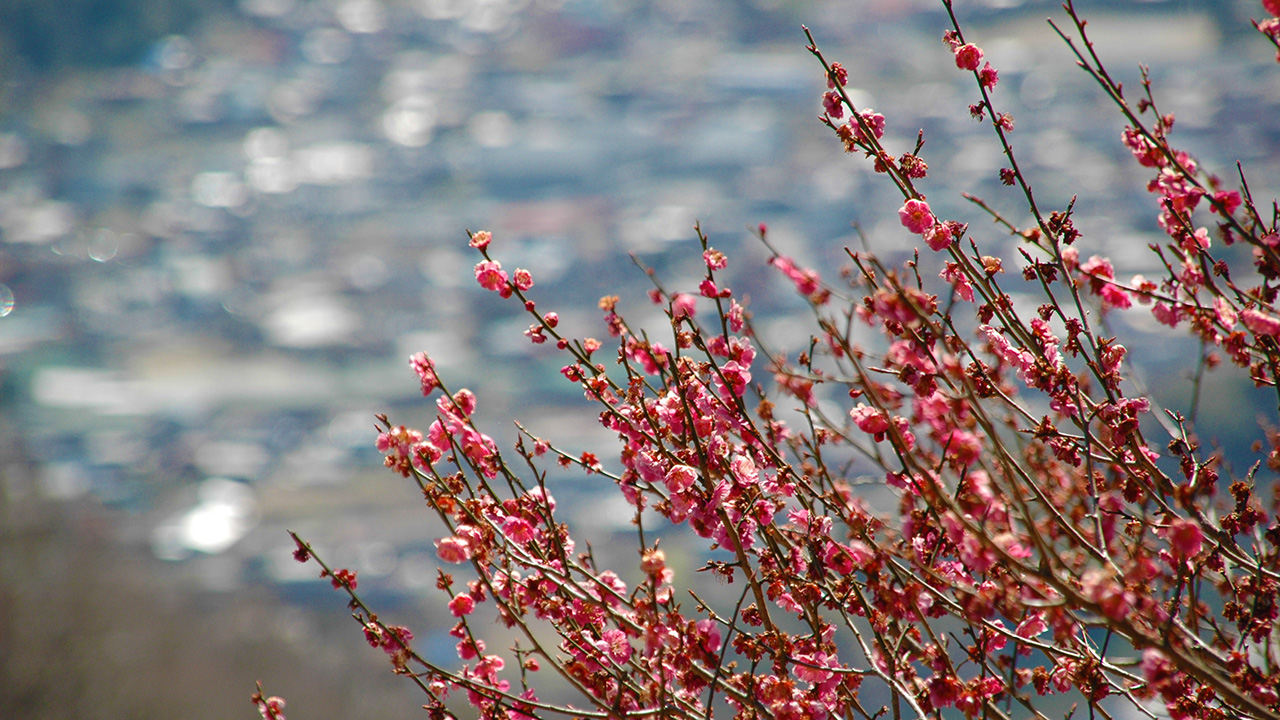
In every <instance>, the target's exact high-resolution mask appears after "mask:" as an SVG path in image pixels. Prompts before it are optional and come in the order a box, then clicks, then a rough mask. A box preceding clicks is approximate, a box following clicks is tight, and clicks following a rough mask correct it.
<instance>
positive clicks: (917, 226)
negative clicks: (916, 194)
mask: <svg viewBox="0 0 1280 720" xmlns="http://www.w3.org/2000/svg"><path fill="white" fill-rule="evenodd" d="M898 218H899V219H900V220H902V225H903V227H905V228H906V229H908V230H910V231H911V232H913V233H915V234H916V235H923V234H925V232H926V231H928V230H929V228H931V227H933V225H934V223H935V222H936V219H935V218H934V217H933V211H931V210H930V209H929V203H927V202H925V201H924V200H919V199H917V198H911V199H910V200H908V201H906V202H905V203H903V205H902V207H901V208H898Z"/></svg>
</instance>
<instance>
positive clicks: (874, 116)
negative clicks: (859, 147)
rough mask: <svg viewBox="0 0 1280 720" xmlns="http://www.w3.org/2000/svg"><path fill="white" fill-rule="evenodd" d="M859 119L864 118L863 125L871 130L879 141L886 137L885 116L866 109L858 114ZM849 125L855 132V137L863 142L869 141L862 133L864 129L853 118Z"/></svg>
mask: <svg viewBox="0 0 1280 720" xmlns="http://www.w3.org/2000/svg"><path fill="white" fill-rule="evenodd" d="M858 117H860V118H862V122H863V124H865V125H866V126H867V127H869V128H871V134H872V135H874V136H875V138H876V139H877V140H879V139H880V138H882V137H884V116H883V115H881V114H880V113H878V112H876V111H874V110H872V109H871V108H864V109H863V110H862V112H860V113H858ZM849 125H850V127H851V129H852V130H853V136H854V137H855V138H857V139H858V140H861V141H863V142H866V141H867V137H866V135H864V134H863V132H862V127H861V126H860V125H859V124H858V123H857V122H856V121H855V120H854V119H853V118H850V119H849Z"/></svg>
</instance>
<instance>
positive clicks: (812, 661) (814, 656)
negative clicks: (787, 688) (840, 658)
mask: <svg viewBox="0 0 1280 720" xmlns="http://www.w3.org/2000/svg"><path fill="white" fill-rule="evenodd" d="M795 659H796V663H795V665H794V666H792V668H791V671H792V673H794V674H795V676H796V679H797V680H803V681H805V682H807V683H812V684H814V685H817V684H819V683H822V682H825V681H826V680H828V679H829V678H830V677H831V675H832V673H831V671H830V670H827V669H826V668H828V667H830V662H831V660H830V658H829V657H828V656H827V654H826V653H824V652H815V653H810V654H805V655H797V656H796V658H795Z"/></svg>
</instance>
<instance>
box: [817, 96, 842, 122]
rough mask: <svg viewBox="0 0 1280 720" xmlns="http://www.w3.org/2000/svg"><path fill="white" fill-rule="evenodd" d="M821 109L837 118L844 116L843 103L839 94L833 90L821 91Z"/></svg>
mask: <svg viewBox="0 0 1280 720" xmlns="http://www.w3.org/2000/svg"><path fill="white" fill-rule="evenodd" d="M822 109H823V110H825V111H826V112H827V114H828V115H830V116H831V117H833V118H835V119H837V120H838V119H840V118H842V117H844V104H843V103H842V102H841V100H840V94H839V93H837V92H835V91H834V90H828V91H826V92H824V93H822Z"/></svg>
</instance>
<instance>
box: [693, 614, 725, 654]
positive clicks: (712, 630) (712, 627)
mask: <svg viewBox="0 0 1280 720" xmlns="http://www.w3.org/2000/svg"><path fill="white" fill-rule="evenodd" d="M693 627H694V628H695V629H696V630H697V631H698V635H699V637H700V638H701V645H702V649H703V650H706V651H707V652H709V653H715V652H719V650H720V625H719V624H717V623H716V621H715V620H712V619H710V618H703V619H702V620H699V621H697V622H695V623H694V624H693Z"/></svg>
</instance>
